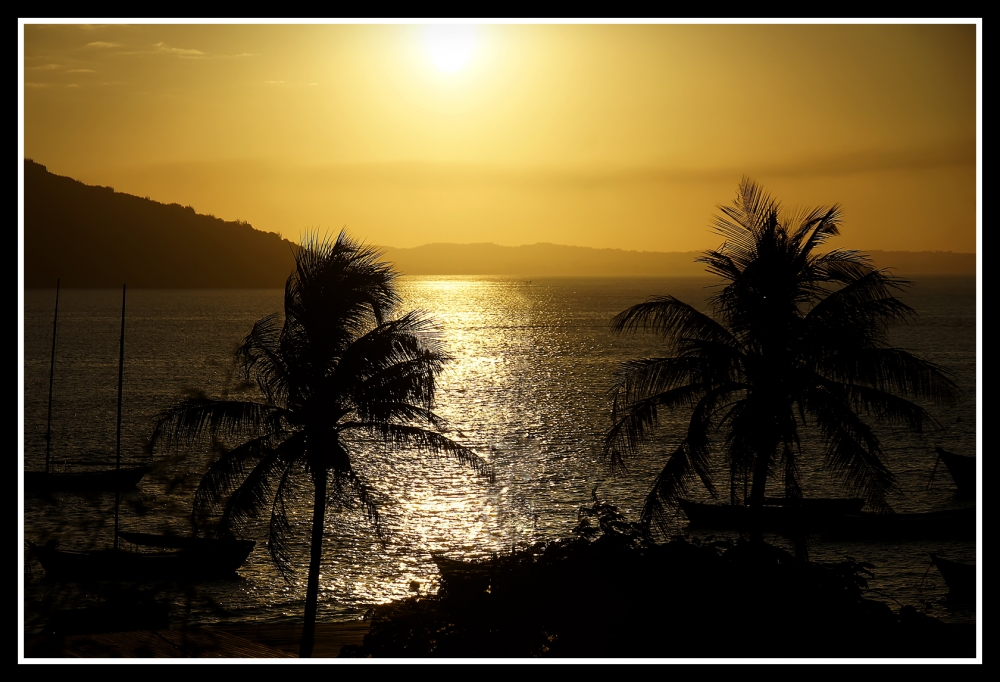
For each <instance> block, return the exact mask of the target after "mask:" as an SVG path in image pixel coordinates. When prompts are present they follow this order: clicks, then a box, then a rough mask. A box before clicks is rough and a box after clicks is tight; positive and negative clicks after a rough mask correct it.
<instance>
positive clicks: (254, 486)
mask: <svg viewBox="0 0 1000 682" xmlns="http://www.w3.org/2000/svg"><path fill="white" fill-rule="evenodd" d="M304 442H305V436H304V435H303V434H296V436H294V437H292V438H289V439H288V440H286V441H284V442H282V443H280V444H278V445H277V446H276V447H274V448H273V449H272V450H271V451H270V452H268V453H266V454H265V455H264V457H263V458H261V460H260V461H259V462H258V463H257V465H256V466H255V467H254V468H253V469H251V470H250V473H249V474H247V476H246V478H245V479H243V483H241V484H240V486H239V487H238V488H237V489H236V490H235V491H233V493H232V494H231V495H230V496H229V498H228V499H227V501H226V506H225V508H224V509H223V512H222V519H221V521H220V523H221V526H222V528H224V529H231V530H234V531H236V532H237V534H244V535H246V534H249V533H251V532H252V529H253V525H254V524H255V523H256V521H257V520H258V519H259V518H260V516H261V513H262V512H263V510H264V509H267V508H270V507H271V506H272V504H273V500H274V492H275V491H274V479H275V478H276V477H279V476H281V477H283V476H284V474H285V471H286V470H288V469H290V468H292V467H293V466H294V465H295V464H296V463H297V462H302V461H303V460H302V456H303V446H304Z"/></svg>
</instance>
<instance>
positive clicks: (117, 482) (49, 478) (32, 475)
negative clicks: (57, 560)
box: [24, 280, 150, 492]
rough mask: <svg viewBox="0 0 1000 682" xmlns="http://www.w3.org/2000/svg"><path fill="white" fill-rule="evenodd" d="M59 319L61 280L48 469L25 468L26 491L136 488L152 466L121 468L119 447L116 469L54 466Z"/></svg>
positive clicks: (47, 443) (47, 435)
mask: <svg viewBox="0 0 1000 682" xmlns="http://www.w3.org/2000/svg"><path fill="white" fill-rule="evenodd" d="M58 320H59V280H56V307H55V314H54V315H53V317H52V355H51V360H50V363H49V407H48V418H47V422H46V427H45V470H44V471H25V472H24V490H25V491H26V492H50V491H76V492H102V491H122V490H128V489H130V488H134V487H135V485H136V484H137V483H138V482H139V481H140V480H141V479H142V477H143V476H145V475H146V474H147V473H148V472H149V470H150V467H149V466H136V467H122V466H121V452H120V447H119V452H118V457H117V459H116V462H115V468H114V469H103V470H93V471H54V470H53V467H52V462H51V460H52V456H51V444H52V382H53V378H54V376H55V365H56V329H57V323H58ZM124 344H125V289H124V287H122V337H121V344H120V346H121V347H120V349H119V361H118V427H117V428H118V436H117V438H118V441H119V443H120V441H121V411H122V374H123V370H124V349H125V345H124Z"/></svg>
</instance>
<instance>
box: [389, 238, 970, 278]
mask: <svg viewBox="0 0 1000 682" xmlns="http://www.w3.org/2000/svg"><path fill="white" fill-rule="evenodd" d="M383 249H384V251H385V257H386V259H387V260H390V261H392V262H394V263H395V264H396V268H397V269H398V270H400V271H401V272H404V273H406V274H408V275H498V276H511V277H546V276H547V277H566V276H618V277H621V276H642V277H697V276H700V275H701V276H707V273H706V272H705V265H704V263H696V262H695V259H696V258H698V257H699V256H701V255H702V252H701V251H670V252H667V251H624V250H622V249H593V248H588V247H583V246H562V245H558V244H532V245H530V246H500V245H498V244H425V245H424V246H417V247H413V248H409V249H398V248H392V247H383ZM867 253H868V255H869V256H870V257H871V259H872V261H873V262H874V264H875V265H876V266H877V267H880V268H883V267H888V268H892V270H893V273H894V274H897V275H974V274H975V272H976V256H975V254H973V253H952V252H951V251H868V252H867Z"/></svg>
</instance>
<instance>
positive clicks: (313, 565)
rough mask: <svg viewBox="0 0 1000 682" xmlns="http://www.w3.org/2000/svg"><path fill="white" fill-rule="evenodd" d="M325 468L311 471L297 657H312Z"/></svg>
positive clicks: (323, 505) (321, 535)
mask: <svg viewBox="0 0 1000 682" xmlns="http://www.w3.org/2000/svg"><path fill="white" fill-rule="evenodd" d="M326 476H327V471H326V469H320V470H319V471H314V472H313V485H314V486H315V489H316V495H315V497H314V499H313V527H312V542H311V543H310V547H309V580H308V583H307V586H306V614H305V622H304V623H303V624H302V643H301V645H300V646H299V658H312V652H313V645H314V644H315V642H316V606H317V602H318V601H319V566H320V560H321V559H322V556H323V521H324V518H325V516H326Z"/></svg>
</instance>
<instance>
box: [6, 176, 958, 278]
mask: <svg viewBox="0 0 1000 682" xmlns="http://www.w3.org/2000/svg"><path fill="white" fill-rule="evenodd" d="M359 236H362V235H359ZM297 248H298V247H297V246H296V245H295V244H294V243H292V242H290V241H288V240H287V239H282V238H281V237H280V236H279V235H277V234H275V233H273V232H262V231H260V230H256V229H254V228H253V227H252V226H251V225H250V224H249V223H246V222H240V221H224V220H222V219H220V218H216V217H214V216H210V215H201V214H198V213H195V211H194V209H193V208H191V207H190V206H187V207H185V206H181V205H180V204H162V203H160V202H158V201H153V200H151V199H147V198H142V197H137V196H133V195H131V194H124V193H121V192H115V191H114V190H113V189H112V188H110V187H101V186H94V185H85V184H83V183H82V182H79V181H77V180H74V179H72V178H68V177H63V176H60V175H54V174H52V173H49V172H48V170H47V169H46V168H45V166H43V165H41V164H38V163H35V162H34V161H32V160H30V159H25V161H24V286H25V287H27V288H36V287H52V286H54V284H55V281H56V279H57V278H59V279H60V280H61V281H62V285H63V286H65V287H90V288H94V287H102V288H114V287H119V286H121V285H122V284H123V283H127V284H128V286H129V287H130V288H191V289H196V288H232V289H236V288H248V289H250V288H282V287H284V285H285V280H286V279H287V278H288V275H289V274H290V273H291V271H292V268H293V266H294V256H293V254H294V249H297ZM382 248H383V250H384V251H385V258H386V260H389V261H392V262H393V263H394V264H395V266H396V268H397V270H399V271H400V272H401V273H403V274H405V275H497V276H508V277H566V276H577V277H580V276H644V277H669V276H675V277H678V276H683V277H691V276H700V275H705V274H706V273H705V266H704V265H703V264H702V263H696V262H695V259H696V258H698V257H699V256H700V255H701V254H702V252H700V251H684V252H663V251H625V250H622V249H594V248H589V247H583V246H564V245H558V244H532V245H526V246H499V245H497V244H425V245H423V246H417V247H413V248H405V249H401V248H393V247H382ZM868 254H869V255H870V256H871V257H872V259H873V261H874V262H875V265H877V266H878V267H891V268H892V269H893V271H894V273H895V274H898V275H904V276H906V275H930V274H965V275H974V274H975V272H976V270H975V267H976V258H975V254H972V253H952V252H950V251H946V252H945V251H869V252H868Z"/></svg>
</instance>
